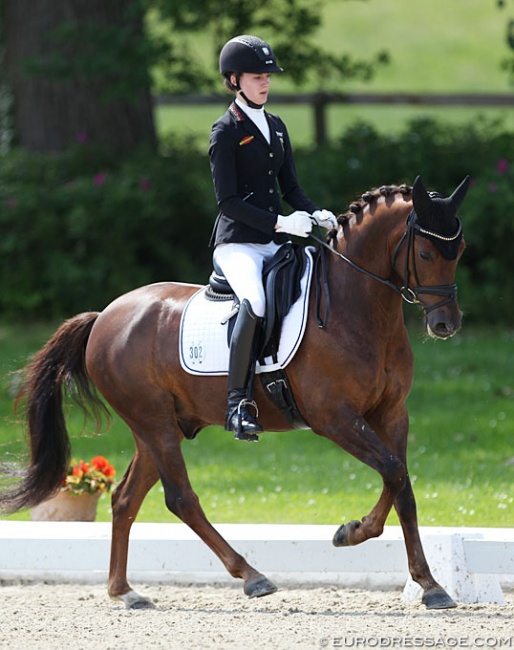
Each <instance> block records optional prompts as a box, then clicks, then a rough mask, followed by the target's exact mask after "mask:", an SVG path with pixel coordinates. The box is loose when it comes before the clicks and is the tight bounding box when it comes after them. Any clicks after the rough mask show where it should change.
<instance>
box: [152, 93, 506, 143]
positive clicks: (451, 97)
mask: <svg viewBox="0 0 514 650" xmlns="http://www.w3.org/2000/svg"><path fill="white" fill-rule="evenodd" d="M228 101H229V99H228V98H227V96H226V95H159V96H157V97H155V99H154V103H155V104H156V105H160V106H163V105H169V106H195V105H198V106H200V105H212V104H222V105H223V104H227V103H228ZM273 102H274V103H276V104H305V105H307V106H311V107H312V110H313V115H314V131H315V138H316V143H317V144H318V145H321V144H323V143H325V142H326V141H327V126H326V124H327V118H326V110H327V107H328V106H330V105H331V104H366V105H391V104H395V105H408V106H487V107H502V106H503V107H506V106H514V93H512V94H498V93H496V94H486V93H460V94H451V93H430V94H427V93H364V92H363V93H322V92H320V93H296V94H285V93H273Z"/></svg>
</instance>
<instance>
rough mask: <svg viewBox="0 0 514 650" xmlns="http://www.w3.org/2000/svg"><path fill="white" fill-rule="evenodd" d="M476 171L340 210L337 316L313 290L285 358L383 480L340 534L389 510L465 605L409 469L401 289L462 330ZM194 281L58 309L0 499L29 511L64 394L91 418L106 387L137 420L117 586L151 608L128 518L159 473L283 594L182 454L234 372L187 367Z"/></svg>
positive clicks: (52, 458) (334, 427)
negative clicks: (463, 261) (11, 477)
mask: <svg viewBox="0 0 514 650" xmlns="http://www.w3.org/2000/svg"><path fill="white" fill-rule="evenodd" d="M468 181H469V178H466V179H464V181H463V182H462V183H461V184H460V185H459V187H458V188H457V189H456V190H455V191H454V192H453V194H452V195H451V196H450V197H447V198H443V197H442V196H441V195H439V194H436V193H429V192H427V191H426V189H425V187H424V186H423V184H422V181H421V179H420V178H419V177H418V178H417V179H416V181H415V183H414V185H413V187H412V188H411V187H408V186H385V187H382V188H379V189H377V190H373V191H370V192H367V193H366V194H364V195H363V197H362V199H360V200H359V201H357V202H356V203H354V204H352V205H351V206H350V211H349V212H348V213H347V214H345V215H341V216H340V217H339V219H338V222H339V225H338V228H337V230H334V231H333V232H332V233H331V236H329V238H328V242H329V243H326V242H321V244H322V245H323V246H324V247H325V248H328V250H329V251H330V252H327V251H326V250H325V249H323V250H325V256H326V260H325V261H326V274H327V279H328V282H327V286H328V287H329V290H330V304H331V311H330V318H329V321H328V323H325V326H324V327H319V326H318V325H317V323H316V318H315V313H314V311H315V304H314V303H316V300H315V299H314V296H311V300H310V307H309V310H310V311H309V321H308V324H307V329H306V332H305V336H304V339H303V341H302V343H301V345H300V347H299V349H298V351H297V353H296V355H295V357H294V358H293V359H292V360H291V362H290V363H289V365H288V366H287V375H288V378H289V382H290V385H291V389H292V392H293V395H294V399H295V401H296V405H297V407H298V410H299V412H300V414H301V415H302V417H303V418H304V419H305V421H306V422H308V424H309V426H310V428H311V429H312V431H313V432H314V433H316V434H318V435H320V436H324V437H325V438H328V439H329V440H332V441H333V442H334V443H336V444H337V445H338V446H339V447H341V448H342V449H344V450H345V451H347V452H349V453H350V454H352V455H353V456H355V457H356V458H358V459H359V460H360V461H362V462H363V463H366V465H369V466H370V467H372V468H373V469H375V470H376V471H377V472H378V473H379V474H380V476H381V478H382V481H383V488H382V493H381V495H380V498H379V499H378V502H377V503H376V505H375V506H374V507H373V508H372V510H371V511H370V513H369V514H368V515H367V516H366V517H363V519H362V521H349V522H348V523H346V524H343V525H341V526H340V527H339V529H338V530H337V532H336V533H335V536H334V540H333V543H334V544H335V545H336V546H353V545H356V544H361V543H362V542H364V541H366V540H367V539H369V538H372V537H377V536H379V535H380V534H381V533H382V531H383V528H384V525H385V522H386V519H387V516H388V514H389V512H390V510H391V508H392V507H394V508H395V509H396V512H397V513H398V517H399V520H400V522H401V526H402V529H403V533H404V537H405V545H406V550H407V555H408V562H409V570H410V573H411V575H412V578H413V579H414V580H415V581H416V582H417V583H419V584H420V585H421V587H422V589H423V596H422V602H423V603H424V604H425V605H426V606H427V607H428V608H448V607H454V606H455V603H454V602H453V600H452V599H451V597H450V596H449V595H448V594H447V593H446V591H445V590H444V589H443V587H441V586H440V585H439V584H438V583H437V582H436V580H435V579H434V577H433V576H432V574H431V572H430V569H429V567H428V564H427V561H426V559H425V555H424V552H423V548H422V545H421V540H420V535H419V530H418V523H417V515H416V504H415V499H414V493H413V490H412V486H411V482H410V479H409V475H408V473H407V459H406V455H407V453H406V452H407V434H408V426H409V422H408V415H407V409H406V406H405V400H406V398H407V395H408V393H409V390H410V388H411V383H412V379H413V355H412V351H411V347H410V345H409V339H408V334H407V331H406V328H405V324H404V319H403V312H402V298H403V299H406V300H407V301H408V302H412V303H415V304H417V305H419V307H420V308H421V310H422V312H423V317H424V319H425V321H426V329H427V332H428V334H429V335H430V336H431V337H437V338H440V339H446V338H448V337H450V336H452V335H454V334H455V333H456V332H457V330H458V329H459V328H460V325H461V317H462V314H461V312H460V310H459V307H458V304H457V292H456V285H455V284H454V274H455V270H456V266H457V263H458V260H459V258H460V256H461V255H462V252H463V250H464V240H463V237H462V232H461V226H460V220H459V219H458V218H457V216H456V213H457V210H458V208H459V207H460V204H461V202H462V201H463V199H464V197H465V194H466V191H467V187H468ZM313 284H314V283H313ZM198 289H199V287H198V286H196V285H189V284H181V283H174V282H163V283H158V284H153V285H149V286H145V287H142V288H139V289H136V290H134V291H132V292H130V293H127V294H125V295H123V296H121V297H119V298H118V299H116V300H115V301H114V302H112V303H111V304H110V305H109V306H108V307H107V308H106V309H104V311H102V312H87V313H83V314H79V315H77V316H75V317H73V318H71V319H69V320H67V321H66V322H64V323H63V324H62V325H61V327H60V328H59V329H58V330H57V332H56V333H55V334H54V336H53V337H52V338H51V339H50V340H49V341H48V342H47V343H46V345H45V346H44V347H43V348H42V349H41V350H40V351H39V352H38V353H37V354H36V355H35V356H34V357H33V358H32V360H31V361H30V362H29V363H28V365H27V366H26V368H25V369H24V371H25V374H24V380H23V385H22V389H21V393H20V394H21V396H22V397H23V398H24V399H25V400H26V417H27V422H28V433H29V437H30V446H31V463H30V465H29V467H28V468H27V469H25V470H23V471H22V473H21V474H22V476H21V480H20V481H19V482H18V483H17V484H16V485H15V486H14V487H12V488H11V489H10V490H9V491H7V492H4V494H3V495H1V496H0V508H2V510H4V511H6V512H12V511H16V510H19V509H22V508H27V507H30V506H33V505H35V504H37V503H39V502H41V501H43V500H44V499H45V498H48V497H49V496H51V495H52V493H54V492H55V491H56V490H57V489H58V487H59V485H60V483H61V480H62V479H63V477H64V475H65V473H66V469H67V465H68V461H69V455H70V449H69V440H68V434H67V431H66V426H65V420H64V415H63V399H64V395H65V389H66V388H70V387H71V388H72V391H70V394H72V395H73V396H74V397H75V398H76V399H77V401H78V402H79V403H80V404H81V406H82V407H83V408H84V409H85V410H86V411H88V412H89V413H90V414H92V415H97V416H98V415H99V413H98V409H99V408H100V407H101V400H100V399H99V397H98V394H97V393H96V390H95V388H96V389H98V391H100V393H101V394H102V395H103V396H104V397H105V399H106V400H107V402H108V403H109V404H110V406H111V407H112V408H113V409H114V410H115V411H116V412H117V413H118V414H119V415H120V417H121V418H122V419H123V420H124V421H125V422H126V424H127V425H128V426H129V428H130V429H131V431H132V434H133V436H134V439H135V445H136V451H135V454H134V457H133V458H132V461H131V463H130V465H129V467H128V469H127V471H126V473H125V475H124V476H123V478H122V480H121V481H120V483H119V485H118V486H117V488H116V489H115V491H114V492H113V495H112V513H113V514H112V517H113V521H112V543H111V561H110V573H109V582H108V593H109V595H110V596H111V597H112V598H113V599H117V600H121V601H123V602H124V603H125V605H126V606H127V607H130V608H136V607H151V606H152V603H151V601H150V600H148V599H147V598H145V597H143V596H141V595H139V594H138V593H136V592H135V591H133V590H132V589H131V587H130V585H129V583H128V582H127V575H126V571H127V555H128V548H129V533H130V528H131V525H132V522H133V521H134V520H135V519H136V516H137V513H138V511H139V508H140V506H141V504H142V502H143V499H144V498H145V495H146V494H147V493H148V491H149V490H150V488H151V487H152V486H153V485H154V484H155V483H156V482H157V481H159V480H160V481H161V483H162V485H163V488H164V494H165V501H166V506H167V507H168V508H169V510H170V511H171V512H172V513H174V514H175V515H176V516H177V517H179V518H180V519H181V520H182V521H183V522H185V523H186V524H187V525H188V526H190V527H191V528H192V530H193V531H194V532H195V533H196V534H197V535H198V536H199V537H200V538H201V539H202V540H203V541H204V542H205V543H206V544H207V545H208V546H209V547H210V548H211V549H212V550H213V551H214V553H215V554H216V555H217V556H218V557H219V558H220V560H221V561H222V562H223V564H224V565H225V567H226V569H227V571H228V572H229V573H230V574H231V575H232V576H233V577H234V578H241V579H242V580H243V581H244V592H245V593H246V594H247V595H248V596H250V597H255V596H264V595H267V594H270V593H273V592H274V591H276V587H275V585H274V584H273V583H272V582H271V581H270V580H268V579H267V578H266V577H265V576H264V575H262V574H261V573H259V572H258V571H257V570H256V569H255V568H253V567H252V566H250V565H249V564H248V563H247V562H246V560H245V559H244V558H243V557H242V556H241V555H240V554H238V553H237V552H236V551H235V550H234V549H233V548H232V547H231V546H230V545H229V544H228V543H227V542H226V541H225V540H224V539H223V537H221V535H220V534H219V533H218V532H217V531H216V530H215V528H214V527H213V526H212V525H211V524H210V523H209V521H208V520H207V517H206V516H205V514H204V512H203V510H202V508H201V506H200V503H199V500H198V497H197V496H196V494H195V493H194V491H193V489H192V487H191V484H190V482H189V478H188V474H187V469H186V465H185V462H184V459H183V456H182V452H181V445H182V442H183V441H184V439H185V438H186V439H187V438H189V439H191V438H193V437H194V436H195V435H196V434H197V433H198V432H199V431H200V430H201V429H203V428H204V427H207V426H209V425H223V423H224V422H225V413H224V408H225V401H226V378H224V377H199V376H194V375H191V374H188V373H187V372H185V371H184V370H183V369H182V368H181V365H180V361H179V326H180V322H181V315H182V312H183V310H184V306H185V305H186V303H187V301H188V299H189V298H190V297H191V296H192V295H193V294H194V293H195V292H196V291H198ZM313 291H314V288H311V292H313ZM255 398H256V401H257V403H258V405H259V409H260V415H259V419H260V421H261V423H262V425H263V426H264V428H265V430H268V431H286V430H289V429H290V428H291V426H290V425H289V424H288V420H287V419H286V417H285V416H284V415H283V414H282V413H281V412H280V411H279V410H278V408H277V407H276V406H275V405H274V404H273V403H272V402H271V401H270V398H269V397H268V396H266V395H265V393H264V391H263V389H262V387H261V386H256V392H255ZM227 435H228V434H227ZM234 444H243V443H235V442H234ZM384 561H386V559H385V558H384Z"/></svg>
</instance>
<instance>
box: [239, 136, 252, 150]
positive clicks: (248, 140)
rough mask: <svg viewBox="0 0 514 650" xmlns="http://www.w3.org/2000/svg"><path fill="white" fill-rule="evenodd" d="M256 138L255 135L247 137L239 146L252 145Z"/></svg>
mask: <svg viewBox="0 0 514 650" xmlns="http://www.w3.org/2000/svg"><path fill="white" fill-rule="evenodd" d="M254 138H255V136H254V135H246V136H245V137H244V138H243V139H242V140H241V141H240V142H239V146H240V147H241V146H243V145H244V144H250V142H251V141H252V140H253V139H254Z"/></svg>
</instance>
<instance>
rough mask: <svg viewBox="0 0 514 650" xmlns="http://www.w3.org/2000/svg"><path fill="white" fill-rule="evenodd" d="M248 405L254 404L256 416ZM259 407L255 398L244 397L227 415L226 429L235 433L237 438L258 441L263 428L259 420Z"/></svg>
mask: <svg viewBox="0 0 514 650" xmlns="http://www.w3.org/2000/svg"><path fill="white" fill-rule="evenodd" d="M247 406H253V408H254V409H255V416H253V415H252V414H251V413H250V411H249V410H248V408H247ZM258 416H259V408H258V407H257V404H256V403H255V402H254V401H253V400H247V399H242V400H241V401H240V402H239V404H238V405H237V406H236V407H234V408H233V409H232V410H231V411H230V412H229V414H228V416H227V421H226V424H225V429H227V431H232V432H233V433H234V439H235V440H246V441H247V442H258V441H259V436H258V435H257V433H261V432H262V431H263V428H262V427H261V425H260V424H259V422H258V421H257V418H258Z"/></svg>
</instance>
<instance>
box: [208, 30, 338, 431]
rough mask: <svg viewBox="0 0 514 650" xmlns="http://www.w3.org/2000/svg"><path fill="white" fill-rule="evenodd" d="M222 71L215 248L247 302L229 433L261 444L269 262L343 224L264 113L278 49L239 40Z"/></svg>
mask: <svg viewBox="0 0 514 650" xmlns="http://www.w3.org/2000/svg"><path fill="white" fill-rule="evenodd" d="M219 69H220V73H221V74H222V75H223V76H224V78H225V81H224V83H225V86H226V88H227V89H229V90H230V91H232V92H233V93H234V94H235V99H234V101H233V102H232V104H231V105H230V106H229V108H228V110H227V112H226V113H225V114H224V115H223V116H221V117H220V118H219V119H218V120H217V121H216V122H215V124H214V125H213V127H212V132H211V139H210V148H209V155H210V161H211V172H212V178H213V182H214V190H215V193H216V198H217V202H218V206H219V214H218V218H217V220H216V224H215V226H214V231H213V234H212V238H211V242H213V243H214V246H215V249H214V254H213V260H214V264H215V265H216V266H217V267H219V268H220V269H221V271H222V272H223V274H224V275H225V277H226V279H227V281H228V282H229V284H230V285H231V287H232V289H233V291H234V293H235V295H236V296H237V298H238V299H239V302H240V309H239V313H238V316H237V320H236V324H235V326H234V331H233V333H232V338H231V343H230V358H229V371H228V406H227V413H226V416H227V417H226V423H225V429H226V430H227V431H233V432H234V434H235V435H234V437H235V438H236V439H238V440H254V441H257V440H258V436H257V435H256V434H257V433H259V432H261V431H262V430H263V429H262V427H261V425H260V424H259V422H258V421H257V415H258V413H257V407H256V405H255V402H253V401H252V383H253V382H252V378H253V372H254V369H255V350H254V348H255V342H256V339H257V336H258V333H259V329H260V324H261V322H262V319H263V317H264V313H265V295H264V289H263V282H262V268H263V264H264V262H265V261H266V260H268V259H270V258H271V257H273V255H274V254H275V253H276V252H277V250H278V249H279V248H280V247H281V245H283V244H284V243H286V242H288V241H289V239H290V238H289V237H288V235H297V236H300V237H308V235H309V233H310V232H311V229H312V224H313V223H317V224H318V225H321V226H323V227H325V228H332V227H335V226H336V225H337V222H336V218H335V216H334V214H333V213H332V212H330V211H328V210H320V209H319V208H318V207H317V206H316V205H315V204H314V203H313V202H312V201H311V200H310V199H309V197H308V196H307V195H306V194H305V192H304V191H303V190H302V188H301V187H300V185H299V184H298V180H297V177H296V170H295V164H294V160H293V152H292V149H291V143H290V141H289V136H288V133H287V129H286V126H285V124H284V122H283V121H282V120H281V119H280V118H279V117H278V116H277V115H273V114H271V113H268V112H266V111H265V110H264V104H265V103H266V101H267V99H268V91H269V86H270V79H271V74H272V73H274V72H281V71H282V68H280V67H279V66H278V65H277V61H276V58H275V55H274V54H273V51H272V49H271V47H270V46H269V45H268V44H267V43H265V42H264V41H263V40H261V39H260V38H257V37H255V36H246V35H243V36H236V37H235V38H232V39H231V40H230V41H228V42H227V43H226V44H225V45H224V47H223V48H222V50H221V53H220V59H219ZM279 188H280V194H279ZM281 198H283V199H284V200H285V201H286V202H287V203H288V204H289V205H290V206H291V207H292V208H293V209H294V212H292V214H290V215H289V216H283V214H282V211H283V210H282V207H281V203H280V199H281ZM249 406H252V407H253V408H255V411H256V414H255V415H254V414H253V412H252V411H251V410H250V409H249V408H248V407H249Z"/></svg>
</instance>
